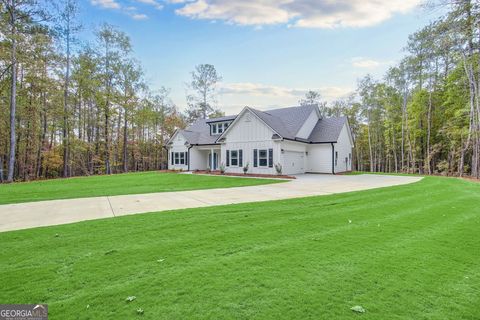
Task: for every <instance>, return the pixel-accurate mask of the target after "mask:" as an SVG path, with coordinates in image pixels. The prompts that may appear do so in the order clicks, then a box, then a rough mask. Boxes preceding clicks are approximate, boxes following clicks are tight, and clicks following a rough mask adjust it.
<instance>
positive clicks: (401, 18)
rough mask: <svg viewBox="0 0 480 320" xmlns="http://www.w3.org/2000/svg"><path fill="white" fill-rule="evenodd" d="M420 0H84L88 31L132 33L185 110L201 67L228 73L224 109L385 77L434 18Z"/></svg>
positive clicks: (151, 73)
mask: <svg viewBox="0 0 480 320" xmlns="http://www.w3.org/2000/svg"><path fill="white" fill-rule="evenodd" d="M420 2H421V0H389V1H384V0H237V1H234V0H83V2H82V4H81V20H82V22H83V24H84V27H85V31H84V35H83V36H84V37H89V35H88V32H90V31H91V29H92V28H95V27H97V26H98V25H99V24H100V23H101V22H108V23H110V24H113V25H115V26H117V27H119V28H120V29H121V30H123V31H125V32H126V33H127V34H128V35H129V36H130V37H131V39H132V43H133V46H134V50H135V52H134V54H135V57H136V58H137V59H139V60H140V61H141V62H142V64H143V66H144V68H145V71H146V75H147V81H148V82H149V84H150V85H151V87H152V88H160V87H161V86H165V87H168V88H170V89H171V98H172V99H173V101H174V102H175V103H176V104H177V105H178V106H179V107H180V108H184V106H185V104H186V102H185V91H186V86H185V83H186V82H187V81H188V79H189V77H190V74H189V73H190V71H192V70H193V68H194V66H195V65H197V64H202V63H210V64H213V65H215V67H216V69H217V71H218V72H219V73H220V75H221V76H222V77H223V80H222V83H220V84H219V88H218V92H219V96H218V106H219V107H220V108H221V109H223V110H224V111H225V112H226V113H227V114H230V113H234V112H237V111H238V110H240V109H241V108H242V107H243V106H245V105H249V106H253V107H257V108H260V109H268V108H271V107H277V106H290V105H295V104H296V103H297V101H298V100H299V99H300V98H301V97H302V96H303V94H304V93H305V91H306V90H309V89H312V90H318V91H320V92H321V93H322V96H323V97H324V99H325V100H327V101H331V100H334V99H336V98H340V97H342V96H345V95H348V93H349V92H351V91H352V90H354V88H355V86H356V82H357V79H358V78H360V77H362V76H363V75H365V74H367V73H370V74H372V75H373V76H376V77H381V76H382V75H383V73H384V72H385V70H386V69H387V68H388V67H389V66H390V65H393V64H395V63H396V62H397V61H399V60H400V59H401V57H402V56H403V55H404V52H403V51H402V49H403V47H404V46H405V44H406V41H407V39H408V35H409V34H411V33H412V32H414V31H415V30H417V29H419V28H420V27H422V26H424V25H425V24H427V23H428V22H429V21H430V20H432V19H434V18H435V17H434V16H432V15H429V14H428V13H427V12H426V11H425V10H423V9H422V8H420V7H419V5H420Z"/></svg>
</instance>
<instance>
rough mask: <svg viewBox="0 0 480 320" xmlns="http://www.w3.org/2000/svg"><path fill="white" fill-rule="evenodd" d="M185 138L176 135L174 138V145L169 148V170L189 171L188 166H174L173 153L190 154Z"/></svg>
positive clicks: (178, 134)
mask: <svg viewBox="0 0 480 320" xmlns="http://www.w3.org/2000/svg"><path fill="white" fill-rule="evenodd" d="M185 142H186V140H185V137H184V136H183V135H182V134H180V133H176V134H175V136H174V137H173V141H172V145H171V146H170V147H169V148H168V169H169V170H188V165H187V164H185V165H181V164H172V152H188V148H187V147H186V146H185Z"/></svg>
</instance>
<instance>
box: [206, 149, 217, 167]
mask: <svg viewBox="0 0 480 320" xmlns="http://www.w3.org/2000/svg"><path fill="white" fill-rule="evenodd" d="M208 167H209V168H210V170H218V153H216V152H214V153H213V163H212V153H211V152H209V153H208Z"/></svg>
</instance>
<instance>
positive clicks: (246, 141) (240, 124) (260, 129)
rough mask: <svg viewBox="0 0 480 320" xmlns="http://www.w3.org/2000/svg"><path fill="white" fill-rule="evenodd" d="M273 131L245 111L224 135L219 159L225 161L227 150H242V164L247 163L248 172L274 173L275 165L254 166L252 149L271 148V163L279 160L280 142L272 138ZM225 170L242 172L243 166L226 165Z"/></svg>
mask: <svg viewBox="0 0 480 320" xmlns="http://www.w3.org/2000/svg"><path fill="white" fill-rule="evenodd" d="M273 134H274V132H273V131H272V129H270V128H269V127H268V126H267V125H266V124H265V123H264V122H263V121H261V120H259V119H258V118H257V117H256V116H255V115H254V114H252V113H251V112H250V111H248V110H247V111H246V112H245V113H243V115H241V117H240V118H238V119H237V120H236V121H235V123H233V124H232V125H231V127H230V128H229V131H228V132H227V133H226V135H225V136H224V138H225V142H224V143H222V147H221V159H224V160H225V161H226V159H227V150H243V151H242V153H243V166H245V165H246V164H247V163H248V164H249V166H248V167H249V169H248V173H257V174H276V171H275V166H274V167H273V168H269V167H266V168H265V167H254V166H253V160H254V158H253V150H255V149H257V150H260V149H267V150H268V149H273V163H274V164H275V163H278V162H280V156H279V155H280V143H279V142H275V141H273V140H272V135H273ZM225 168H226V171H227V172H232V173H243V167H239V166H226V167H225Z"/></svg>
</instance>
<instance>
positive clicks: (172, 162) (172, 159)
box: [172, 152, 175, 166]
mask: <svg viewBox="0 0 480 320" xmlns="http://www.w3.org/2000/svg"><path fill="white" fill-rule="evenodd" d="M174 164H175V163H174V160H173V152H172V166H173V165H174Z"/></svg>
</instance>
